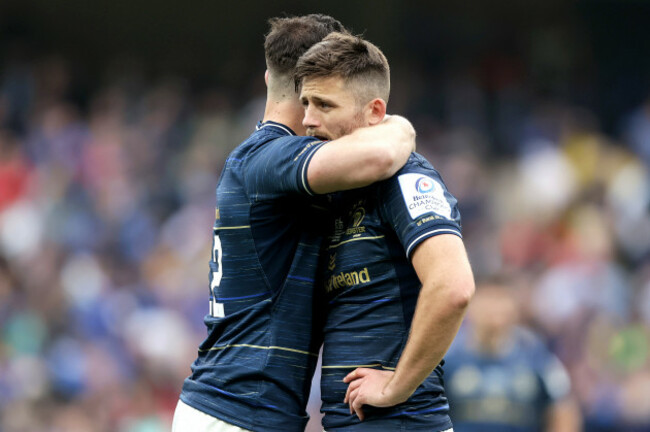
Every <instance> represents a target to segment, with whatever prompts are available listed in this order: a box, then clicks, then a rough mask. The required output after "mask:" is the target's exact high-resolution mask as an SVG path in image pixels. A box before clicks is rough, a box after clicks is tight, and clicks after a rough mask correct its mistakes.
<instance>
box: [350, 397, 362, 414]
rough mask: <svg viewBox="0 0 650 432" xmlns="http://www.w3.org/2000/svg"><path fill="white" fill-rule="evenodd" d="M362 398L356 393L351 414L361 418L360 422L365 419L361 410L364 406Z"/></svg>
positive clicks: (351, 403)
mask: <svg viewBox="0 0 650 432" xmlns="http://www.w3.org/2000/svg"><path fill="white" fill-rule="evenodd" d="M362 399H363V397H362V396H357V395H356V393H355V395H354V397H353V398H352V400H351V402H350V414H356V415H357V417H359V420H362V421H363V419H364V415H363V410H362V409H361V408H362V407H363V405H364V402H363V400H362Z"/></svg>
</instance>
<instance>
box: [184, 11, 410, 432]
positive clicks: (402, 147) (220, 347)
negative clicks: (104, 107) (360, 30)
mask: <svg viewBox="0 0 650 432" xmlns="http://www.w3.org/2000/svg"><path fill="white" fill-rule="evenodd" d="M270 24H271V30H270V32H269V33H268V34H267V36H266V39H265V43H264V50H265V57H266V64H267V72H266V74H265V81H266V84H267V102H266V108H265V113H264V118H263V120H262V121H261V122H260V123H259V124H258V125H257V128H256V130H255V132H253V134H252V135H251V136H250V137H249V138H248V139H246V140H245V141H244V142H243V143H241V144H240V145H239V146H238V147H237V148H236V149H235V150H233V152H232V153H231V154H230V155H229V157H228V159H227V160H226V163H225V166H224V168H223V171H222V174H221V178H220V179H219V184H218V186H217V192H216V195H217V209H216V218H215V224H214V232H213V253H212V259H211V261H210V308H209V314H208V315H206V317H205V320H204V321H205V325H206V327H207V331H208V335H207V338H206V339H205V340H204V341H203V342H202V344H201V345H200V346H199V351H198V358H197V359H196V360H195V362H194V363H193V365H192V374H191V375H190V376H189V377H188V378H187V379H186V380H185V382H184V385H183V389H182V393H181V395H180V401H179V403H178V405H177V408H176V412H175V414H174V422H173V431H175V432H181V431H182V432H201V431H208V430H209V431H242V430H252V431H282V432H294V431H295V432H298V431H303V430H304V427H305V424H306V422H307V414H306V413H305V406H306V403H307V397H308V395H309V386H310V382H311V376H312V373H313V370H314V367H315V363H316V360H317V356H318V354H317V353H318V349H319V347H320V345H321V337H320V331H321V329H322V321H321V320H319V318H318V317H319V315H318V313H315V312H314V308H313V304H314V302H317V303H318V302H319V300H318V299H317V298H314V296H313V293H314V280H315V277H316V267H317V263H318V252H319V248H320V245H321V243H322V241H321V240H322V236H321V233H319V229H322V228H321V227H322V223H321V222H320V220H319V218H320V217H321V212H322V210H321V208H322V206H321V205H319V203H318V201H317V199H316V198H317V197H314V195H315V194H322V193H327V192H332V191H336V190H342V189H350V188H355V187H360V186H364V185H368V184H370V183H372V182H375V181H378V180H382V179H385V178H388V177H390V176H391V175H393V174H394V173H395V172H396V171H397V170H398V169H399V168H400V167H401V166H402V165H404V163H405V162H406V160H407V159H408V157H409V154H410V153H411V151H412V150H413V149H414V145H415V132H414V130H413V128H412V126H411V124H410V123H409V122H408V121H406V120H405V119H402V118H399V117H392V118H391V119H389V120H388V121H386V122H384V123H382V124H381V125H379V126H376V127H373V128H365V129H359V130H357V131H355V132H354V133H353V134H351V135H350V136H348V137H345V138H341V139H340V140H334V141H331V142H328V143H323V142H322V141H321V140H320V139H318V138H314V137H300V136H297V135H305V128H304V127H303V126H302V117H303V114H304V113H303V109H302V106H301V104H300V102H299V101H298V97H297V93H296V89H295V86H294V82H293V72H294V67H295V64H296V61H297V60H298V57H299V56H300V55H301V54H303V53H304V52H305V51H306V50H307V49H308V48H309V47H310V46H312V45H313V44H315V43H316V42H319V41H320V40H321V39H322V38H323V37H324V36H326V35H327V34H328V33H330V32H332V31H334V30H336V31H344V28H343V26H342V25H341V24H340V23H339V22H338V21H336V20H335V19H333V18H331V17H328V16H325V15H307V16H303V17H291V18H275V19H272V20H270ZM323 201H324V200H323ZM322 204H325V205H326V204H327V203H326V202H323V203H322ZM321 309H322V308H321ZM319 310H320V309H317V310H316V312H318V311H319Z"/></svg>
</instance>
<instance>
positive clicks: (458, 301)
mask: <svg viewBox="0 0 650 432" xmlns="http://www.w3.org/2000/svg"><path fill="white" fill-rule="evenodd" d="M475 289H476V288H475V285H474V281H473V280H468V281H465V282H462V283H459V284H457V285H456V286H454V287H453V289H452V290H451V293H450V295H449V304H450V306H451V307H452V308H453V309H455V310H459V311H465V310H466V309H467V307H468V306H469V304H470V302H471V301H472V298H473V297H474V292H475Z"/></svg>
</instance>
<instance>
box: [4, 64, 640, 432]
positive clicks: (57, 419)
mask: <svg viewBox="0 0 650 432" xmlns="http://www.w3.org/2000/svg"><path fill="white" fill-rule="evenodd" d="M2 65H3V68H2V69H1V70H0V431H1V432H32V431H43V432H58V431H66V432H86V431H97V432H105V431H124V432H159V431H165V430H168V429H169V427H170V424H171V416H172V414H173V410H174V407H175V404H176V401H177V398H178V394H179V392H180V388H181V385H182V381H183V379H184V378H185V377H186V376H187V375H188V374H189V372H190V370H189V366H190V364H191V362H192V361H193V359H194V357H195V353H196V348H197V345H198V343H199V342H200V341H201V340H202V339H203V336H204V334H205V333H204V327H203V323H202V319H203V316H204V314H205V313H206V311H207V308H208V304H207V298H208V296H207V293H208V284H207V281H208V266H207V262H208V259H209V254H210V242H211V226H212V224H213V218H214V206H215V198H214V188H215V186H216V183H217V180H218V176H219V173H220V169H221V167H222V165H223V162H224V160H225V157H226V156H227V154H228V152H229V151H230V150H231V149H232V148H233V147H234V146H235V145H237V144H238V143H239V142H240V141H241V140H242V139H244V138H245V137H246V136H247V135H248V134H249V133H250V132H251V131H252V130H253V128H254V126H255V123H256V122H257V120H259V119H260V118H261V116H262V114H263V113H262V108H263V98H264V92H263V87H259V86H258V85H257V84H254V85H252V86H253V87H255V86H258V88H259V89H260V91H258V92H256V95H254V96H251V97H248V98H245V99H240V100H237V99H234V98H232V97H231V96H230V94H229V93H228V92H226V91H224V90H221V89H219V88H212V89H210V88H203V89H201V90H200V91H196V89H194V88H192V86H191V85H190V84H189V83H188V81H186V80H184V79H182V78H178V77H167V78H165V77H161V78H155V79H152V78H149V77H146V76H145V74H143V73H142V71H141V70H140V69H139V68H138V67H137V65H133V64H129V63H128V62H121V63H117V64H116V65H115V67H112V68H107V70H106V73H105V76H103V77H101V78H98V84H97V86H96V87H93V88H92V91H91V92H90V94H88V95H86V97H85V98H83V101H81V102H80V100H79V99H78V98H76V97H75V91H74V90H75V89H76V88H78V83H77V82H75V76H74V74H73V70H72V67H71V64H70V63H69V62H68V61H67V60H66V59H65V58H62V57H59V56H54V55H53V56H45V55H43V56H37V57H35V58H21V57H11V58H9V57H8V58H5V59H2ZM257 75H259V77H257ZM257 75H256V79H258V80H260V83H259V84H260V85H261V73H259V74H257ZM393 81H394V90H393V94H394V95H396V96H395V98H396V99H397V101H396V102H395V103H393V112H397V113H402V114H406V115H408V116H409V117H410V118H411V120H413V122H414V123H415V126H416V129H417V131H418V134H419V138H418V151H419V152H420V153H422V154H424V155H425V156H426V157H427V158H428V159H429V160H430V161H431V162H432V163H433V164H434V166H435V167H436V168H437V169H438V170H439V171H440V172H441V173H442V175H443V178H444V179H445V181H446V183H447V186H448V187H449V189H450V191H451V192H452V193H453V194H454V195H455V196H456V197H457V198H458V200H459V202H460V209H461V214H462V216H463V230H464V239H465V244H466V246H467V249H468V252H469V255H470V259H471V262H472V265H473V268H474V271H475V276H476V278H477V281H480V280H482V279H483V278H488V277H492V276H494V275H505V276H507V277H508V278H509V279H510V280H512V281H515V284H516V287H515V288H516V292H517V301H518V305H519V308H520V310H521V312H522V313H523V316H524V320H525V322H526V324H528V325H529V326H530V327H532V328H533V329H534V330H535V331H537V332H539V334H540V335H541V337H542V338H543V340H544V341H545V342H546V343H547V344H548V345H549V347H550V348H551V350H552V351H553V352H554V353H555V354H556V355H557V356H558V357H559V358H560V359H561V360H562V362H563V363H564V365H565V366H566V368H567V370H568V371H569V374H570V377H571V381H572V388H573V392H574V393H575V395H576V397H577V399H578V401H579V403H580V407H581V410H582V413H583V415H584V424H585V430H588V431H603V432H610V431H612V432H613V431H620V430H633V428H638V430H650V173H649V169H650V99H648V102H647V103H646V104H644V105H641V106H631V107H629V112H627V113H625V115H623V116H622V118H623V120H622V121H621V122H620V125H619V127H618V131H617V132H616V133H609V134H605V133H604V132H603V128H602V127H601V126H600V125H599V121H598V118H597V116H596V115H595V114H594V112H593V111H591V110H590V108H589V107H584V106H583V107H578V106H574V105H572V104H570V103H568V102H566V101H562V100H560V99H556V98H553V97H544V98H542V97H535V96H532V95H530V94H524V93H518V92H516V88H513V87H511V86H510V87H509V86H503V87H500V88H498V89H496V90H495V89H491V90H490V92H491V93H490V94H491V96H490V97H491V99H489V100H488V98H487V96H486V94H487V90H486V88H485V85H484V83H483V82H482V81H481V80H480V79H478V78H477V77H475V76H473V75H472V74H471V73H468V74H464V75H463V74H461V75H455V78H454V79H450V80H448V81H445V82H442V83H436V84H435V85H433V84H429V86H428V87H427V83H426V75H425V74H422V75H421V76H419V77H418V76H411V77H408V79H407V77H400V76H399V75H397V76H395V77H394V78H393ZM524 84H525V83H524ZM439 85H441V87H440V88H437V87H438V86H439ZM419 86H420V87H419ZM427 88H428V92H427V91H425V90H426V89H427ZM423 89H425V90H423ZM436 92H437V94H438V96H437V98H436V101H437V102H436V103H437V106H439V110H437V111H438V112H437V113H432V112H426V110H424V111H419V110H418V109H419V108H420V107H421V106H422V105H423V104H425V103H426V102H425V99H426V98H427V97H428V95H429V94H432V93H436ZM495 101H496V103H495ZM389 106H390V105H389ZM626 427H627V428H628V429H625V428H626ZM622 428H623V429H622Z"/></svg>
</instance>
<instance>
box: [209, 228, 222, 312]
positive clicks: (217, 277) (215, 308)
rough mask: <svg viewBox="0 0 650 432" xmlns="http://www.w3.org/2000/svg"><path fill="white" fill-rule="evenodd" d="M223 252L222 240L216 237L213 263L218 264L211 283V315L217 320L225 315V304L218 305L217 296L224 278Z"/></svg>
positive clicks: (213, 271) (213, 246)
mask: <svg viewBox="0 0 650 432" xmlns="http://www.w3.org/2000/svg"><path fill="white" fill-rule="evenodd" d="M222 256H223V252H222V250H221V239H220V238H219V234H215V235H214V242H213V243H212V262H213V263H215V264H216V266H217V269H216V270H214V267H213V270H212V281H211V282H210V291H211V293H212V301H211V302H210V315H212V316H213V317H217V318H223V317H224V316H226V315H225V313H224V310H223V303H217V296H216V291H215V288H217V287H218V286H219V284H220V283H221V277H222V276H223V268H222V267H221V257H222Z"/></svg>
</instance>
